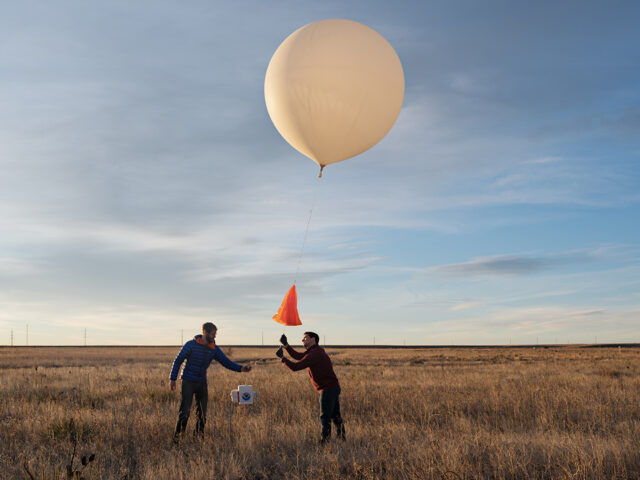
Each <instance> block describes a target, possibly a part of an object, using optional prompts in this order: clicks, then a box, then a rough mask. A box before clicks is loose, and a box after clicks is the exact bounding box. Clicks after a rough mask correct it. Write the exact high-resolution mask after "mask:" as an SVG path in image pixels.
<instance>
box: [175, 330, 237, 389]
mask: <svg viewBox="0 0 640 480" xmlns="http://www.w3.org/2000/svg"><path fill="white" fill-rule="evenodd" d="M185 359H186V360H187V364H186V365H185V367H184V370H183V371H182V377H181V378H182V379H183V380H191V381H194V382H205V383H206V381H207V367H208V366H209V364H210V363H211V360H214V359H215V360H216V361H217V362H218V363H220V364H221V365H222V366H224V367H226V368H228V369H229V370H233V371H234V372H239V371H240V370H242V365H238V364H237V363H235V362H232V361H231V360H229V359H228V358H227V356H226V355H225V354H224V353H222V350H220V347H218V346H217V345H214V346H210V345H207V344H206V343H204V342H203V341H202V335H196V336H195V337H193V340H189V341H188V342H187V343H185V344H184V346H183V347H182V349H181V350H180V353H178V356H177V357H176V359H175V360H174V361H173V367H172V368H171V377H170V378H171V380H176V379H177V378H178V371H179V370H180V365H182V362H184V361H185Z"/></svg>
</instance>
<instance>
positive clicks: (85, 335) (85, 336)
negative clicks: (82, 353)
mask: <svg viewBox="0 0 640 480" xmlns="http://www.w3.org/2000/svg"><path fill="white" fill-rule="evenodd" d="M84 346H85V347H86V346H87V329H86V328H85V329H84Z"/></svg>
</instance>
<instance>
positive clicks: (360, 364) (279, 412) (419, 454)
mask: <svg viewBox="0 0 640 480" xmlns="http://www.w3.org/2000/svg"><path fill="white" fill-rule="evenodd" d="M223 349H224V348H223ZM178 350H179V347H175V348H168V347H162V348H160V347H157V348H156V347H148V348H120V347H113V348H92V347H85V348H28V347H22V348H9V347H6V348H0V399H1V402H0V427H1V429H0V445H1V446H2V448H1V449H0V478H3V479H4V478H7V479H16V478H36V479H59V478H67V477H68V475H67V471H66V468H67V465H68V464H69V463H70V461H71V456H72V452H73V449H74V445H75V448H76V453H75V457H74V459H73V465H72V467H71V470H72V474H71V478H80V477H83V478H87V479H89V478H91V479H124V478H126V479H212V478H215V479H245V478H246V479H279V478H286V479H288V480H294V479H314V480H315V479H343V478H358V479H378V478H388V479H422V478H426V479H428V478H434V479H469V478H491V479H493V478H496V479H501V478H505V479H506V478H514V479H520V478H535V479H538V478H549V479H556V478H560V479H561V478H567V479H568V478H574V479H581V478H594V479H595V478H598V479H599V478H619V479H627V478H640V349H636V348H622V349H618V348H579V347H558V348H536V349H533V348H513V349H508V348H495V349H473V348H468V349H442V348H438V349H351V348H328V349H327V350H328V352H329V353H330V355H331V356H332V358H333V361H334V365H335V369H336V373H337V374H338V377H339V379H340V382H341V384H342V391H343V392H342V396H341V401H342V410H343V415H344V418H345V425H346V428H347V440H346V442H338V441H334V442H332V443H330V444H329V445H327V446H324V447H321V446H320V445H318V442H317V441H318V438H319V433H320V422H319V418H318V416H319V407H318V399H317V394H316V393H315V391H314V390H313V389H312V387H311V385H310V383H309V379H308V376H307V374H306V373H305V372H296V373H294V372H290V371H289V370H287V369H286V368H284V367H283V366H282V365H280V364H279V362H276V358H275V357H273V352H274V351H275V348H264V349H258V348H253V349H250V348H226V349H224V350H225V351H226V353H227V354H228V355H229V356H230V357H231V358H233V359H234V360H236V361H238V362H247V361H256V360H258V362H257V364H256V365H255V367H254V370H253V371H252V372H250V373H248V374H239V373H235V372H230V371H228V370H225V369H224V368H222V367H221V366H220V365H218V364H215V363H214V364H213V365H212V366H211V367H210V369H209V415H208V423H207V427H206V435H205V438H204V440H198V439H195V438H192V437H191V435H189V436H188V437H187V438H185V439H184V441H183V442H182V443H181V444H179V445H177V446H176V445H174V444H172V442H171V436H172V432H173V428H174V426H175V421H176V414H177V410H178V404H179V393H178V392H177V391H176V392H171V391H170V390H169V387H168V376H169V370H170V366H171V362H172V360H173V357H174V356H175V354H176V353H177V352H178ZM264 357H268V359H267V360H260V359H263V358H264ZM238 384H251V385H253V386H254V388H255V389H256V390H258V392H259V397H258V399H257V402H256V404H254V405H252V406H233V404H232V403H231V401H230V395H229V391H230V390H231V389H233V388H235V387H236V386H237V385H238ZM193 420H194V415H193V413H192V416H191V418H190V420H189V426H188V428H189V432H190V431H191V430H192V429H193V425H194V422H193ZM91 454H94V455H95V457H94V460H93V461H91V462H89V456H90V455H91ZM83 456H84V457H85V463H87V465H86V466H83V465H82V463H83V462H82V457H83ZM27 470H28V472H29V473H28V472H27ZM75 472H77V473H75Z"/></svg>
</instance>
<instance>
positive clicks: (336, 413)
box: [320, 387, 344, 439]
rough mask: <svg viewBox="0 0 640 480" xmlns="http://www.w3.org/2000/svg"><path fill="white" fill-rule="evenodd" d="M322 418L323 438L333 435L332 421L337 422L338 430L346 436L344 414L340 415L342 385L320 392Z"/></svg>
mask: <svg viewBox="0 0 640 480" xmlns="http://www.w3.org/2000/svg"><path fill="white" fill-rule="evenodd" d="M320 411H321V412H322V413H321V415H320V420H321V421H322V438H323V439H325V438H329V436H330V435H331V422H332V421H333V423H335V424H336V432H337V434H338V435H339V436H342V437H344V427H343V426H342V416H341V415H340V387H336V388H332V389H331V390H323V391H322V392H320Z"/></svg>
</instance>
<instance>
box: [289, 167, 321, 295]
mask: <svg viewBox="0 0 640 480" xmlns="http://www.w3.org/2000/svg"><path fill="white" fill-rule="evenodd" d="M319 179H320V177H318V183H316V190H315V192H314V194H313V202H312V203H311V210H309V218H308V219H307V229H306V230H305V232H304V240H302V248H301V249H300V257H299V258H298V268H297V269H296V276H295V278H294V280H293V284H294V285H295V284H296V282H297V281H298V274H299V273H300V264H301V263H302V254H303V253H304V247H305V245H306V244H307V235H309V225H310V224H311V215H313V209H314V208H315V206H316V199H317V198H318V190H319V189H320V180H319Z"/></svg>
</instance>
